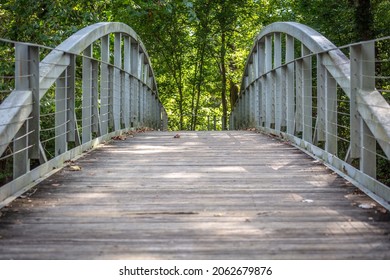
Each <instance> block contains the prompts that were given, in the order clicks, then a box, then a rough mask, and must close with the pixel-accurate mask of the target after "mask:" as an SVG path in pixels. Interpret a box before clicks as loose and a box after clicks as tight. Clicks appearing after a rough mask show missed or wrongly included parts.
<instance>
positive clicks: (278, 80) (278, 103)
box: [274, 33, 283, 131]
mask: <svg viewBox="0 0 390 280" xmlns="http://www.w3.org/2000/svg"><path fill="white" fill-rule="evenodd" d="M281 65H282V38H281V34H280V33H275V34H274V68H278V67H279V68H278V69H276V70H275V73H274V79H275V81H274V82H275V103H274V104H275V130H277V131H281V129H282V111H283V108H282V104H283V102H282V69H281V68H280V66H281Z"/></svg>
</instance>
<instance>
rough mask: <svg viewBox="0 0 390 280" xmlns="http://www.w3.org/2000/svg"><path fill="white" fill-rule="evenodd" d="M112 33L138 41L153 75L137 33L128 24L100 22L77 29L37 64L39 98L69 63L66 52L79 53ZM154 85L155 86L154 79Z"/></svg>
mask: <svg viewBox="0 0 390 280" xmlns="http://www.w3.org/2000/svg"><path fill="white" fill-rule="evenodd" d="M112 33H122V34H126V35H128V36H129V37H130V38H132V39H133V40H135V41H136V42H138V43H139V46H140V48H141V49H140V50H141V52H143V53H144V54H145V55H146V64H149V65H150V70H151V73H152V76H153V77H154V71H153V68H152V67H151V63H150V58H149V55H148V53H147V51H146V48H145V46H144V44H143V42H142V41H141V39H140V38H139V36H138V35H137V33H136V32H135V31H134V30H133V29H132V28H131V27H130V26H128V25H126V24H124V23H121V22H100V23H95V24H93V25H90V26H87V27H85V28H83V29H81V30H79V31H78V32H76V33H75V34H73V35H72V36H70V37H69V38H68V39H66V40H65V41H64V42H62V43H61V44H60V45H58V46H57V47H56V48H55V49H54V50H53V51H51V52H50V53H49V54H48V55H47V56H46V57H45V58H44V59H43V60H42V61H41V63H40V66H39V68H40V80H39V84H40V88H41V89H40V94H39V96H40V98H42V97H43V96H44V95H45V93H46V89H48V88H50V86H51V85H52V84H53V83H54V82H55V79H57V78H58V77H59V75H60V74H61V73H62V72H63V71H64V70H65V68H66V67H67V66H68V65H69V57H68V56H67V55H66V54H69V53H71V54H76V55H79V54H81V53H82V52H83V51H84V50H85V49H86V48H87V47H88V46H90V45H91V44H93V43H94V42H96V41H98V40H100V39H101V38H102V37H104V36H106V35H109V34H112ZM154 87H155V88H157V85H156V81H155V80H154Z"/></svg>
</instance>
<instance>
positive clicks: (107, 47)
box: [0, 22, 167, 201]
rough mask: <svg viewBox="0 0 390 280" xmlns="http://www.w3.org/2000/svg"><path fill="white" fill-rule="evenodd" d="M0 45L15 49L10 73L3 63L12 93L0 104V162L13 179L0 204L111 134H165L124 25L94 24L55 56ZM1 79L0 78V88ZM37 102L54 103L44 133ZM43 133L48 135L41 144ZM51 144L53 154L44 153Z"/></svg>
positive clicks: (142, 60) (142, 54) (144, 67)
mask: <svg viewBox="0 0 390 280" xmlns="http://www.w3.org/2000/svg"><path fill="white" fill-rule="evenodd" d="M112 42H113V43H112ZM0 43H2V44H3V45H7V49H8V50H11V49H12V48H14V49H15V53H14V55H15V56H14V57H15V59H14V66H13V65H10V64H11V63H9V62H7V63H8V66H9V68H12V67H14V69H15V74H14V78H12V81H11V82H9V85H7V86H8V88H11V90H10V92H9V94H8V96H7V97H6V98H5V99H4V100H3V101H2V103H1V104H0V163H1V161H2V160H5V159H6V158H10V157H11V158H12V165H13V168H12V170H13V178H14V180H13V181H11V182H10V183H8V184H6V185H4V186H2V187H0V201H2V200H4V199H7V198H8V197H10V196H12V195H13V194H14V193H16V192H18V191H20V190H21V189H22V188H23V187H25V186H26V185H28V184H30V183H31V182H33V181H35V180H37V179H38V178H39V177H41V176H43V175H44V174H46V173H47V172H50V171H51V170H52V169H53V168H56V167H59V166H61V165H62V164H63V163H64V161H66V160H69V159H71V158H72V157H75V156H76V155H78V154H80V153H82V152H84V151H85V150H87V149H90V148H91V147H94V146H96V145H97V144H98V143H101V142H102V141H106V140H107V139H110V138H111V137H113V136H114V135H118V134H121V133H124V132H126V131H127V130H129V129H131V128H137V127H150V128H153V129H166V128H167V114H166V112H165V109H164V107H163V106H162V104H161V102H160V100H159V97H158V91H157V84H156V79H155V76H154V71H153V68H152V67H151V63H150V58H149V56H148V54H147V52H146V49H145V47H144V45H143V43H142V41H141V40H140V38H139V37H138V35H137V34H136V33H135V32H134V30H133V29H132V28H130V27H129V26H127V25H125V24H123V23H116V22H113V23H111V22H110V23H109V22H103V23H97V24H94V25H91V26H88V27H86V28H84V29H82V30H80V31H78V32H77V33H75V34H74V35H72V36H71V37H69V38H68V39H67V40H65V41H64V42H63V43H61V44H60V45H59V46H57V47H56V48H54V49H50V48H47V47H44V46H39V45H36V44H29V43H21V42H11V41H9V40H2V39H0ZM48 49H50V50H51V51H50V53H48V54H47V55H46V56H45V57H44V58H43V59H42V60H41V61H40V57H41V56H43V55H44V54H45V53H46V52H47V50H48ZM94 57H95V58H94ZM2 61H3V62H4V63H6V62H5V61H6V58H2V57H0V62H2ZM4 79H6V77H2V76H1V73H0V82H1V81H2V80H4ZM9 80H11V79H9ZM48 93H49V94H48ZM42 102H46V103H47V102H49V103H50V102H52V103H54V104H55V111H54V112H51V113H50V114H49V115H50V116H49V118H50V117H51V118H52V119H53V121H52V120H50V122H51V126H50V127H49V128H45V127H42V125H44V122H43V118H44V117H45V116H44V115H42V116H41V111H42V108H41V105H40V104H41V103H42ZM43 107H44V106H43ZM46 131H49V132H50V131H51V136H50V137H49V136H47V137H46V139H43V138H44V136H43V134H44V133H45V132H46ZM51 142H53V143H52V144H51V145H52V146H54V148H53V151H51V152H50V153H52V154H53V155H50V154H48V153H47V151H45V144H47V145H49V144H48V143H51ZM7 150H8V152H7ZM10 150H12V152H9V151H10ZM32 165H39V167H38V168H35V169H32V168H31V167H32Z"/></svg>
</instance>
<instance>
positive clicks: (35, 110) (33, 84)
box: [28, 46, 41, 159]
mask: <svg viewBox="0 0 390 280" xmlns="http://www.w3.org/2000/svg"><path fill="white" fill-rule="evenodd" d="M28 56H29V87H30V90H31V94H32V104H33V105H32V112H31V116H32V118H31V119H30V120H29V121H28V127H29V139H28V141H29V146H31V147H30V149H29V158H30V159H39V158H40V147H39V146H40V141H41V139H40V114H41V113H40V111H41V106H40V102H39V61H40V59H39V47H36V46H29V47H28Z"/></svg>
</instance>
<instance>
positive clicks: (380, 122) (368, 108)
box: [240, 22, 390, 158]
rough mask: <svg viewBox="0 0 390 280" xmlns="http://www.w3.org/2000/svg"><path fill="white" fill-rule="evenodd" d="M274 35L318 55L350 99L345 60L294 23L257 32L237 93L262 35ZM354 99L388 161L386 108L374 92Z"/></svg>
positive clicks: (389, 137) (389, 129) (389, 124)
mask: <svg viewBox="0 0 390 280" xmlns="http://www.w3.org/2000/svg"><path fill="white" fill-rule="evenodd" d="M275 33H284V34H288V35H290V36H292V37H293V38H294V39H297V40H299V41H300V42H301V43H302V44H303V45H305V46H306V47H307V48H308V49H309V50H310V51H311V52H312V53H313V54H321V55H322V61H323V65H324V66H325V68H326V69H327V70H328V72H329V73H330V74H331V75H332V77H333V78H334V79H335V80H336V82H337V84H339V86H340V87H341V88H342V89H343V91H344V92H345V93H346V95H347V96H348V97H349V98H350V97H351V96H350V94H351V89H350V83H351V68H350V60H349V58H348V57H347V56H346V55H345V54H344V53H343V52H342V51H341V50H340V49H339V48H337V47H336V46H335V45H334V44H333V43H332V42H331V41H329V40H328V39H327V38H326V37H324V36H323V35H322V34H320V33H319V32H317V31H315V30H314V29H312V28H310V27H309V26H306V25H304V24H301V23H296V22H275V23H272V24H270V25H268V26H266V27H265V28H263V29H262V30H261V31H260V33H259V34H258V36H257V37H256V40H255V43H254V45H253V47H252V50H251V52H250V54H249V56H248V59H247V61H246V64H245V68H244V76H243V78H242V82H241V89H240V91H241V92H242V91H243V90H245V77H247V76H248V68H249V64H250V63H251V61H252V56H253V53H254V52H256V51H257V49H256V47H257V44H258V43H259V42H262V41H264V40H265V37H266V36H269V35H272V34H275ZM287 63H288V62H287ZM356 99H357V101H358V108H357V109H358V111H359V113H360V115H361V117H362V118H363V119H364V120H365V122H366V124H367V125H368V127H369V128H370V130H371V132H372V133H373V135H374V136H375V137H376V139H377V141H378V143H379V144H380V146H381V147H382V149H383V151H384V152H385V154H386V156H387V157H388V158H390V144H389V143H390V116H389V115H388V114H387V112H389V111H390V105H389V104H388V103H387V102H386V100H385V99H384V97H383V96H382V95H381V94H380V93H379V92H378V91H376V90H374V91H369V92H368V91H358V92H357V96H356ZM378 105H380V106H378Z"/></svg>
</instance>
